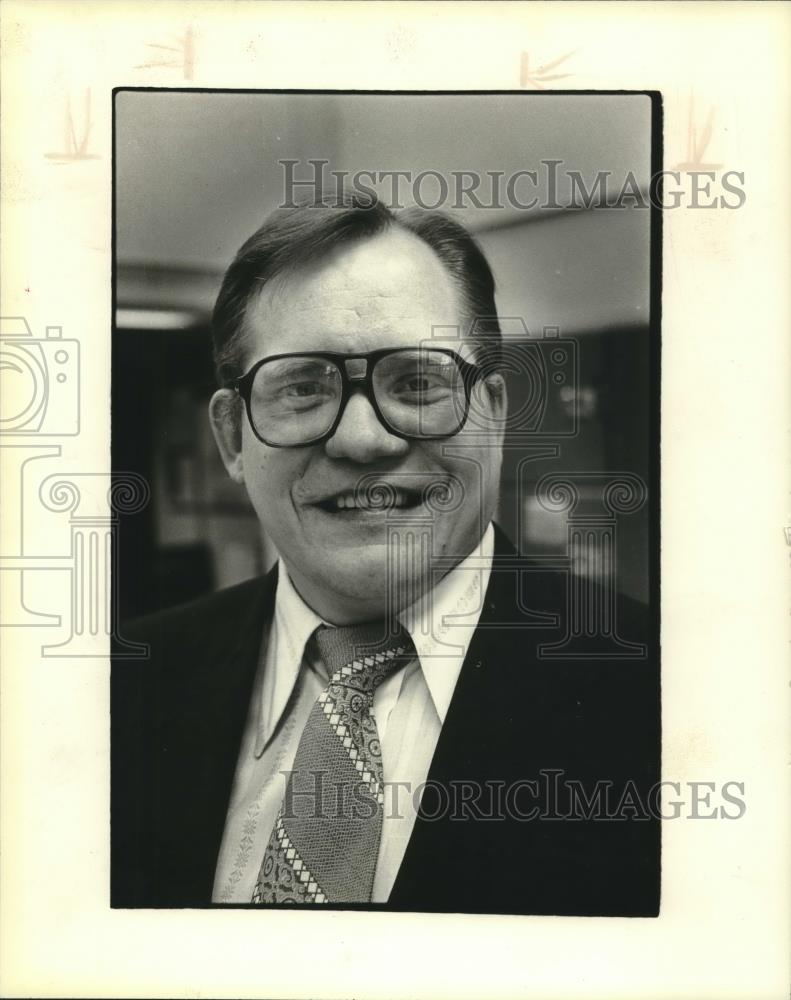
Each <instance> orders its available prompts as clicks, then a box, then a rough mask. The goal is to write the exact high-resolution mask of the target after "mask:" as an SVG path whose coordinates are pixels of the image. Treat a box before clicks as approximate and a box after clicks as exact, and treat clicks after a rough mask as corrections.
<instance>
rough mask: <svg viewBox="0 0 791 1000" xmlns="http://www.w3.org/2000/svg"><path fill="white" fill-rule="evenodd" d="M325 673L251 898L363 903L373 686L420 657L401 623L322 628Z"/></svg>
mask: <svg viewBox="0 0 791 1000" xmlns="http://www.w3.org/2000/svg"><path fill="white" fill-rule="evenodd" d="M315 636H316V643H317V645H318V649H319V652H320V654H321V657H322V659H323V661H324V663H325V665H326V667H327V672H328V674H329V675H330V680H329V683H328V684H327V687H326V688H325V689H324V691H322V693H321V694H320V695H319V697H318V700H317V701H316V704H315V705H314V706H313V709H312V710H311V713H310V715H309V717H308V721H307V722H306V723H305V728H304V730H303V732H302V736H301V738H300V741H299V746H298V747H297V753H296V757H295V759H294V766H293V770H292V772H291V774H290V776H289V779H288V783H287V785H286V793H285V796H284V799H283V804H282V806H281V808H280V812H279V813H278V816H277V819H276V821H275V825H274V828H273V830H272V834H271V836H270V838H269V843H268V844H267V847H266V851H265V852H264V859H263V861H262V863H261V869H260V871H259V873H258V881H257V882H256V886H255V889H254V891H253V898H252V901H253V902H254V903H364V902H369V901H370V899H371V892H372V889H373V881H374V872H375V868H376V861H377V857H378V854H379V844H380V841H381V837H382V813H383V802H384V795H383V787H382V786H383V776H382V752H381V748H380V746H379V737H378V733H377V729H376V721H375V719H374V717H373V715H372V714H371V705H372V704H373V698H374V692H375V691H376V688H377V687H378V686H379V685H380V684H381V683H382V681H383V680H385V678H386V677H388V676H389V675H390V674H392V673H394V672H395V671H396V670H399V669H400V668H401V667H404V666H405V665H406V664H407V663H408V662H409V661H410V660H412V659H414V658H415V656H416V655H417V654H416V652H415V647H414V645H413V644H412V640H411V638H410V637H409V634H408V633H407V632H406V631H405V630H404V629H403V627H402V626H400V625H398V624H396V625H394V626H393V625H390V626H388V625H386V624H385V622H384V621H382V622H374V623H370V624H366V625H354V626H349V627H344V628H329V627H327V626H321V627H320V628H318V629H317V630H316V633H315Z"/></svg>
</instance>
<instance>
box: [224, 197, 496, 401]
mask: <svg viewBox="0 0 791 1000" xmlns="http://www.w3.org/2000/svg"><path fill="white" fill-rule="evenodd" d="M391 226H398V227H400V228H402V229H405V230H407V231H408V232H411V233H413V234H414V235H415V236H417V237H418V238H419V239H421V240H423V242H424V243H426V244H428V246H430V247H431V249H432V250H433V251H434V252H435V253H436V255H437V256H438V257H439V259H440V260H441V261H442V263H443V264H444V265H445V267H446V269H447V270H448V272H449V274H450V275H451V277H452V278H453V279H454V280H455V281H457V282H458V284H459V287H460V288H461V290H462V292H463V295H464V301H465V304H466V313H467V315H466V316H465V317H464V319H465V321H466V323H467V324H468V327H469V328H468V329H467V330H465V331H464V332H465V333H466V334H467V335H468V336H469V337H470V338H471V340H472V342H473V343H474V350H475V359H476V361H477V362H478V364H480V365H482V366H483V367H484V368H485V369H486V371H487V373H490V372H492V371H494V370H496V369H497V366H498V365H499V355H500V339H501V338H500V324H499V321H498V319H497V310H496V307H495V304H494V288H495V285H494V278H493V276H492V272H491V269H490V267H489V264H488V262H487V260H486V257H485V256H484V254H483V251H482V250H481V248H480V247H479V246H478V244H477V243H476V241H475V240H474V239H473V237H472V236H471V235H470V233H468V232H467V230H466V229H465V228H464V226H462V225H460V224H459V223H458V222H454V221H453V220H452V219H450V218H448V217H447V216H445V215H443V214H442V213H440V212H433V211H425V210H422V209H416V208H410V209H406V210H404V211H402V212H399V213H398V214H396V213H394V212H392V211H390V209H389V208H387V207H386V206H385V205H383V204H382V203H381V202H380V201H378V200H377V199H376V198H375V196H373V194H372V193H369V192H366V193H365V194H361V193H359V192H343V193H340V194H334V195H322V196H321V197H320V198H319V199H317V200H316V201H311V202H306V203H303V204H300V205H296V206H291V207H289V208H279V209H276V210H275V211H274V212H273V213H272V214H271V215H270V216H269V217H268V218H267V219H266V220H265V221H264V222H263V223H262V225H261V226H260V227H259V228H258V229H257V230H256V231H255V232H254V233H253V235H252V236H251V237H250V238H249V239H248V240H247V241H246V242H245V243H244V244H243V245H242V247H241V249H240V250H239V252H238V253H237V254H236V257H234V259H233V261H232V262H231V264H230V266H229V267H228V270H227V271H226V272H225V277H224V278H223V282H222V285H221V287H220V291H219V294H218V296H217V301H216V303H215V305H214V313H213V316H212V331H213V337H214V361H215V365H216V368H217V376H218V379H219V381H220V384H221V385H228V384H229V382H231V381H232V380H233V379H234V378H237V377H239V376H240V375H242V374H244V373H243V371H242V368H241V364H242V361H241V354H242V341H243V328H244V320H245V314H246V311H247V306H248V303H249V302H250V300H251V298H253V296H254V295H255V294H256V293H257V292H258V291H260V289H261V288H262V287H263V285H264V284H265V283H266V282H267V281H269V280H270V279H271V278H274V277H275V276H276V275H278V274H282V273H284V272H287V271H289V270H291V269H293V268H296V267H299V266H300V265H303V264H306V263H308V262H311V261H315V260H317V259H319V258H321V257H322V256H324V255H325V254H327V253H329V252H330V251H331V250H334V249H336V248H337V247H339V246H342V245H343V244H345V243H350V242H352V241H354V240H361V239H368V238H371V237H373V236H376V235H378V234H379V233H381V232H384V231H385V230H386V229H388V228H390V227H391Z"/></svg>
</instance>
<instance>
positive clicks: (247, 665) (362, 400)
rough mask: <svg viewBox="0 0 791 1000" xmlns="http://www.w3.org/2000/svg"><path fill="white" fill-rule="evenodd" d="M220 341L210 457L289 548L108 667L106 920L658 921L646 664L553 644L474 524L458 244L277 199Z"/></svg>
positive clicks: (544, 592)
mask: <svg viewBox="0 0 791 1000" xmlns="http://www.w3.org/2000/svg"><path fill="white" fill-rule="evenodd" d="M214 336H215V354H216V359H217V364H218V372H219V375H220V381H221V384H222V388H220V389H219V390H218V391H217V392H216V393H215V395H214V397H213V398H212V401H211V406H210V417H211V421H212V426H213V429H214V433H215V437H216V440H217V444H218V447H219V449H220V453H221V455H222V458H223V461H224V463H225V466H226V468H227V470H228V472H229V474H230V475H231V476H232V477H233V478H234V479H235V480H236V481H237V482H239V483H243V484H244V485H245V487H246V490H247V492H248V494H249V496H250V500H251V502H252V504H253V507H254V508H255V510H256V513H257V515H258V517H259V519H260V521H261V524H262V526H263V528H264V530H265V531H266V533H267V535H268V536H269V538H271V540H272V541H273V543H274V544H275V546H276V547H277V550H278V552H279V555H280V559H279V562H278V564H277V566H276V567H275V569H274V570H273V571H272V573H270V574H269V575H268V576H267V577H266V578H265V579H263V580H256V581H251V582H250V583H246V584H243V585H241V586H239V587H236V588H232V589H230V590H228V591H225V592H221V593H219V594H216V595H214V596H212V597H210V598H207V599H204V600H201V601H198V602H196V603H193V604H191V605H188V606H185V607H183V608H181V609H177V610H175V611H172V612H168V613H164V614H161V615H158V616H154V617H152V618H151V619H149V620H148V621H146V622H144V623H141V624H140V625H139V626H138V628H137V630H136V632H135V636H134V637H135V638H136V639H142V640H144V641H146V642H147V643H148V644H149V645H150V647H151V659H150V661H149V662H148V663H147V664H146V665H145V666H144V667H140V666H139V665H132V664H131V663H130V664H129V665H125V664H122V663H121V662H120V661H119V662H118V663H116V664H115V665H114V671H113V703H112V712H113V716H112V730H113V732H112V740H113V774H112V781H113V806H112V842H113V846H112V853H113V886H112V895H113V905H116V906H200V905H209V904H211V903H214V904H222V903H226V904H231V903H236V904H249V905H278V904H303V905H325V906H339V905H342V906H354V905H360V904H363V905H369V906H377V905H386V906H388V907H389V908H393V909H411V910H444V911H462V912H494V913H558V914H608V915H655V914H656V912H657V910H658V886H659V838H658V822H657V819H656V817H655V816H652V815H650V813H649V812H648V811H647V810H646V807H645V800H647V798H648V796H649V795H650V791H651V788H652V786H653V784H654V783H655V782H657V781H658V778H659V772H658V760H659V729H658V682H657V675H656V659H655V656H654V655H653V654H654V649H653V646H651V647H650V654H651V655H649V656H648V657H647V658H646V657H638V658H637V659H631V660H629V659H626V660H623V659H618V658H616V657H612V656H608V655H607V654H606V653H596V652H595V651H594V656H593V658H590V659H583V660H580V659H575V658H573V657H567V658H564V656H563V655H562V652H561V653H557V651H556V652H555V655H549V656H547V655H545V653H546V651H547V649H550V647H551V646H552V645H553V644H554V645H555V647H558V645H559V641H560V640H562V638H563V635H564V630H565V627H566V623H567V619H568V616H569V615H570V614H573V613H574V608H573V594H574V593H575V591H574V590H573V589H572V588H569V596H568V597H567V594H566V589H567V588H566V581H565V578H564V577H563V576H562V575H560V574H552V573H542V572H540V571H538V570H537V569H536V568H535V567H529V566H527V564H525V563H524V562H523V561H521V560H519V558H518V557H517V555H516V553H515V552H514V550H513V548H512V546H511V545H510V543H509V542H508V540H507V539H506V538H505V536H504V535H503V534H502V533H501V532H500V531H499V529H496V528H495V527H494V526H493V524H492V518H493V516H494V512H495V508H496V506H497V494H498V485H499V476H500V466H501V459H502V449H503V436H504V427H505V418H506V405H507V401H506V392H505V385H504V382H503V378H502V375H501V374H500V373H499V372H498V361H499V346H500V345H499V326H498V323H497V319H496V309H495V304H494V281H493V278H492V275H491V272H490V269H489V267H488V264H487V262H486V260H485V258H484V256H483V254H482V252H481V250H480V249H479V247H478V246H477V244H476V243H475V242H474V240H473V239H472V238H471V237H470V235H469V234H468V233H467V232H466V231H465V230H464V229H462V228H461V227H460V226H458V225H457V224H456V223H454V222H451V221H450V220H448V219H446V218H444V217H443V216H440V215H437V214H434V213H425V212H423V213H417V214H415V213H404V214H403V215H400V216H398V217H396V216H394V215H393V214H392V213H391V212H389V211H388V210H387V209H386V208H385V207H384V206H382V205H381V204H379V203H376V202H374V203H373V204H371V199H368V198H366V199H363V198H362V197H356V196H351V195H344V196H343V197H342V198H340V199H336V200H332V201H326V202H323V203H321V204H317V205H305V206H301V207H299V208H297V209H288V210H281V211H279V212H277V213H275V214H274V216H272V217H271V218H270V219H268V220H267V221H266V222H265V223H264V224H263V225H262V226H261V227H260V229H258V230H257V232H256V233H255V234H254V235H253V236H252V237H251V238H250V239H249V240H248V241H247V243H245V245H244V246H243V247H242V248H241V250H240V251H239V254H238V255H237V257H236V259H235V260H234V262H233V263H232V264H231V266H230V268H229V269H228V272H227V274H226V276H225V280H224V282H223V285H222V288H221V291H220V294H219V297H218V300H217V304H216V307H215V312H214ZM525 595H527V596H526V599H525ZM617 613H618V622H619V630H620V633H621V634H622V635H623V636H624V637H625V638H627V639H629V640H632V641H636V642H638V643H639V642H644V641H645V639H646V626H645V620H644V617H645V616H644V615H643V614H642V613H641V609H640V608H639V607H637V606H636V605H635V604H634V603H633V602H630V601H627V600H625V599H622V600H621V601H620V602H619V605H618V608H617ZM560 645H561V646H562V643H560ZM633 648H641V647H633ZM566 778H568V779H570V782H571V785H573V786H574V788H573V789H572V791H571V792H570V791H569V788H570V787H571V786H570V785H567V784H566ZM561 779H562V780H561ZM574 783H576V785H575V784H574ZM602 788H604V789H605V791H607V790H609V789H611V788H612V789H616V792H617V795H618V796H621V795H622V793H623V796H625V799H624V800H623V801H626V804H627V805H628V807H629V808H627V809H625V810H624V809H621V810H620V814H617V815H615V816H610V817H609V818H608V816H607V815H603V814H602V813H601V809H600V808H599V809H597V803H596V801H595V800H596V797H597V796H600V795H601V792H602ZM580 802H582V807H581V806H580ZM599 805H600V803H599Z"/></svg>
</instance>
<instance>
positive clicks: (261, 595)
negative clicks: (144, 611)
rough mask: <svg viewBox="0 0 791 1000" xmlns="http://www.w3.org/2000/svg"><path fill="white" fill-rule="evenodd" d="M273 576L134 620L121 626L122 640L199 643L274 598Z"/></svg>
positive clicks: (238, 585) (256, 578)
mask: <svg viewBox="0 0 791 1000" xmlns="http://www.w3.org/2000/svg"><path fill="white" fill-rule="evenodd" d="M276 582H277V580H276V573H275V572H274V571H273V572H272V573H269V574H267V575H266V576H260V577H255V578H254V579H252V580H246V581H245V582H244V583H240V584H236V585H235V586H233V587H226V588H224V589H223V590H218V591H216V592H215V593H213V594H208V595H206V596H205V597H200V598H198V599H197V600H194V601H189V602H188V603H186V604H179V605H177V606H176V607H173V608H167V609H166V610H164V611H157V612H155V613H154V614H150V615H146V616H145V617H143V618H137V619H135V620H133V621H131V622H129V623H128V624H126V625H125V626H124V629H123V632H124V638H128V639H130V640H132V641H133V642H151V641H156V642H163V641H167V640H169V639H171V638H177V639H178V640H179V641H180V642H183V641H185V640H190V639H192V640H198V641H200V640H201V639H202V637H203V636H204V634H205V633H206V632H210V631H212V630H214V629H215V628H216V627H217V626H218V625H220V624H221V626H222V627H223V630H225V629H227V628H232V627H233V626H234V625H235V624H239V625H241V624H242V622H243V621H244V620H245V619H246V618H247V617H248V616H249V615H250V614H252V613H254V611H255V610H258V609H260V608H261V606H262V605H265V604H266V600H267V598H268V597H269V596H274V591H275V587H276Z"/></svg>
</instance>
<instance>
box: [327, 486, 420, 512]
mask: <svg viewBox="0 0 791 1000" xmlns="http://www.w3.org/2000/svg"><path fill="white" fill-rule="evenodd" d="M408 503H409V497H408V496H407V494H406V493H404V492H402V491H401V490H396V491H395V500H394V502H393V504H392V505H391V504H386V505H385V504H383V503H382V498H381V497H377V496H376V495H374V497H373V498H371V499H370V500H369V499H368V498H366V497H365V496H358V495H357V494H355V493H341V494H340V495H338V496H337V497H335V509H336V510H392V509H393V508H394V507H405V506H406V505H407V504H408Z"/></svg>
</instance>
